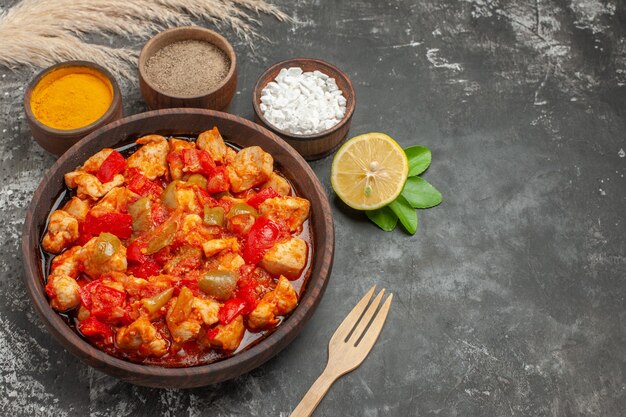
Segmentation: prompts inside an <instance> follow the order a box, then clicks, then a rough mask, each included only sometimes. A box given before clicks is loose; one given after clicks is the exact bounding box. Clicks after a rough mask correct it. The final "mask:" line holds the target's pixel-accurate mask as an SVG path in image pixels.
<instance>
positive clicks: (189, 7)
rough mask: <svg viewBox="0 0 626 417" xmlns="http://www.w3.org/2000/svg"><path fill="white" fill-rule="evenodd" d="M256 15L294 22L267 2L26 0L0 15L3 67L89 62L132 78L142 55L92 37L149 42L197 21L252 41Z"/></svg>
mask: <svg viewBox="0 0 626 417" xmlns="http://www.w3.org/2000/svg"><path fill="white" fill-rule="evenodd" d="M251 12H253V13H256V14H259V13H266V14H270V15H272V16H274V17H276V18H277V19H279V20H281V21H283V20H290V18H289V17H288V16H287V15H286V14H285V13H283V12H282V11H280V10H279V9H278V8H277V7H276V6H274V5H271V4H269V3H267V2H265V1H264V0H22V1H21V2H20V3H18V4H16V5H15V6H13V7H12V8H10V9H8V10H6V11H4V12H2V13H0V39H2V41H1V42H0V65H1V66H4V67H7V68H16V67H18V66H20V65H26V66H30V67H39V68H42V67H46V66H49V65H52V64H54V63H56V62H61V61H68V60H87V61H94V62H97V63H100V64H102V65H104V66H105V67H107V68H109V69H110V70H111V71H113V72H115V73H116V74H118V75H120V76H122V77H124V78H128V79H132V78H133V77H134V74H135V72H134V71H133V70H132V68H133V66H134V65H135V64H136V61H137V51H135V50H133V49H130V48H115V47H110V46H106V45H101V44H96V43H92V42H89V41H87V40H85V37H86V36H87V35H89V34H105V35H117V36H125V37H139V38H146V37H147V36H149V35H151V34H153V33H154V32H156V31H158V30H160V29H163V28H167V27H172V26H185V25H191V24H192V18H197V19H203V20H205V21H208V22H210V23H213V24H215V25H217V26H223V25H226V26H229V27H230V28H231V29H232V30H233V31H234V32H235V33H236V34H237V35H238V36H239V37H241V38H243V39H244V40H245V41H247V42H248V43H250V41H251V40H252V39H253V38H255V37H259V35H258V34H257V32H256V31H255V26H256V25H258V24H259V22H258V20H257V19H255V18H254V17H253V16H252V15H251Z"/></svg>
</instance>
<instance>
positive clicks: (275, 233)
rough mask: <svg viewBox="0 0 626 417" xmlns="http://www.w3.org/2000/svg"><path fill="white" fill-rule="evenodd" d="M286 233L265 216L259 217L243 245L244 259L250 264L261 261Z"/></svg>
mask: <svg viewBox="0 0 626 417" xmlns="http://www.w3.org/2000/svg"><path fill="white" fill-rule="evenodd" d="M284 235H285V231H284V230H283V229H282V228H281V227H280V226H278V225H277V224H276V223H274V222H273V221H271V220H270V219H268V218H267V217H265V216H262V217H259V218H258V219H257V220H256V222H254V224H253V225H252V227H251V228H250V232H248V237H247V239H246V243H245V245H244V247H243V259H244V260H245V261H246V263H248V264H257V263H259V262H261V259H263V256H264V255H265V252H267V251H268V250H269V249H271V248H272V246H274V244H275V243H276V242H278V240H280V239H281V238H282V237H283V236H284Z"/></svg>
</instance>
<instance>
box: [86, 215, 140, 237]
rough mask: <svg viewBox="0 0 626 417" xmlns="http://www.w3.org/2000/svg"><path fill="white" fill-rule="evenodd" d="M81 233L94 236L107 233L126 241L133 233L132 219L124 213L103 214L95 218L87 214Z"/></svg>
mask: <svg viewBox="0 0 626 417" xmlns="http://www.w3.org/2000/svg"><path fill="white" fill-rule="evenodd" d="M83 231H84V232H85V233H88V234H91V235H94V236H97V235H99V234H100V233H102V232H107V233H111V234H114V235H115V236H117V237H119V238H120V239H128V238H129V237H130V236H131V234H132V233H133V218H132V216H131V215H130V214H124V213H104V214H101V215H100V216H98V217H96V216H94V215H93V214H91V212H89V213H87V217H85V223H84V224H83Z"/></svg>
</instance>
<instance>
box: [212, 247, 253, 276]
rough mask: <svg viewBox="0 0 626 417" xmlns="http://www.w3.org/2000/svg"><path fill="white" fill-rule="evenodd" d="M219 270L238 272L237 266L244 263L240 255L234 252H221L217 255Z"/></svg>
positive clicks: (239, 266)
mask: <svg viewBox="0 0 626 417" xmlns="http://www.w3.org/2000/svg"><path fill="white" fill-rule="evenodd" d="M217 261H218V263H219V266H218V269H219V270H222V271H223V270H226V271H232V272H236V273H237V274H238V273H239V268H241V267H242V266H244V265H245V264H246V261H244V259H243V258H242V257H241V255H239V254H237V253H234V252H223V253H220V254H219V255H218V256H217Z"/></svg>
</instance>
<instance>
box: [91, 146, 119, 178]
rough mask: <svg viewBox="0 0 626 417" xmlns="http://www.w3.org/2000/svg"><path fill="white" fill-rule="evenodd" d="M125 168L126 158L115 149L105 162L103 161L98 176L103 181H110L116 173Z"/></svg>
mask: <svg viewBox="0 0 626 417" xmlns="http://www.w3.org/2000/svg"><path fill="white" fill-rule="evenodd" d="M125 169H126V160H125V159H124V157H123V156H122V154H121V153H119V152H118V151H113V152H111V153H110V154H109V156H107V157H106V159H105V160H104V162H102V165H100V168H99V169H98V172H97V173H96V177H98V179H99V180H100V182H102V183H105V182H109V181H111V180H112V179H113V177H114V176H115V175H116V174H119V173H120V172H123V171H124V170H125Z"/></svg>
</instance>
